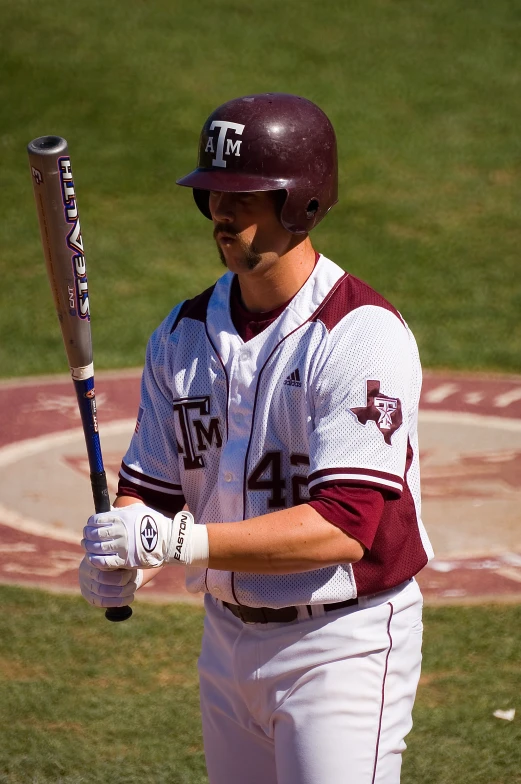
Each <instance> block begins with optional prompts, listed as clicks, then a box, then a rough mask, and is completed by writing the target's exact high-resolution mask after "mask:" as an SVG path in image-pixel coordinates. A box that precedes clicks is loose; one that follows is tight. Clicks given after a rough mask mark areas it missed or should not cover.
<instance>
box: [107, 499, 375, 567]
mask: <svg viewBox="0 0 521 784" xmlns="http://www.w3.org/2000/svg"><path fill="white" fill-rule="evenodd" d="M135 503H140V502H139V501H137V500H136V499H135V498H131V497H128V496H122V497H119V498H118V499H117V500H116V502H115V506H116V507H123V506H128V505H130V504H135ZM206 527H207V530H208V542H209V551H210V556H209V562H208V566H209V568H210V569H220V570H223V571H240V572H251V573H254V574H290V573H291V572H306V571H311V570H313V569H320V568H322V567H324V566H332V565H334V564H339V563H354V562H356V561H359V560H360V558H362V556H363V554H364V548H363V546H362V545H361V544H360V542H358V541H357V540H356V539H353V538H352V537H351V536H349V535H348V534H346V533H345V532H344V531H342V530H341V529H340V528H337V527H336V526H334V525H332V523H329V522H328V521H327V520H325V519H324V518H323V517H322V516H321V515H320V514H319V513H318V512H317V511H316V510H315V509H313V507H312V506H309V504H301V505H299V506H294V507H292V508H291V509H283V510H281V511H279V512H271V513H270V514H266V515H261V516H260V517H253V518H251V519H250V520H242V521H240V522H235V523H209V524H208V525H207V526H206ZM154 571H155V570H154Z"/></svg>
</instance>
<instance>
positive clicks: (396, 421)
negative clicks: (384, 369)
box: [349, 381, 403, 445]
mask: <svg viewBox="0 0 521 784" xmlns="http://www.w3.org/2000/svg"><path fill="white" fill-rule="evenodd" d="M349 410H350V411H352V412H353V414H354V415H355V416H356V418H357V419H358V421H359V422H360V424H362V425H366V424H367V423H368V422H369V421H372V422H375V423H376V426H377V428H378V429H379V430H380V432H381V433H382V435H383V437H384V440H385V443H386V444H389V445H390V444H391V438H392V436H393V433H395V432H396V431H397V430H398V428H399V427H400V425H401V424H402V421H403V418H402V404H401V402H400V400H399V398H397V397H388V396H387V395H383V394H381V393H380V382H379V381H368V382H367V405H366V406H364V407H363V408H350V409H349Z"/></svg>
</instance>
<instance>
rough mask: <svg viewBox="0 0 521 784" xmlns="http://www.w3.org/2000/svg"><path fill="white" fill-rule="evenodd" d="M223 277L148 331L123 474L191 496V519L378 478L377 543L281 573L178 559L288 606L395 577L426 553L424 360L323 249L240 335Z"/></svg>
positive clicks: (238, 598) (163, 505) (253, 597)
mask: <svg viewBox="0 0 521 784" xmlns="http://www.w3.org/2000/svg"><path fill="white" fill-rule="evenodd" d="M232 280H233V275H232V274H231V273H229V272H228V273H226V274H225V275H224V276H223V277H222V278H220V279H219V280H218V281H217V283H216V284H215V286H213V287H212V288H211V289H209V290H208V291H206V292H204V293H203V294H201V295H200V296H199V297H196V298H195V299H193V300H190V301H187V302H184V303H182V304H181V305H179V306H177V307H176V308H175V309H174V310H173V311H172V312H171V314H170V315H169V316H168V317H167V318H166V319H165V321H164V322H163V323H162V324H161V325H160V327H159V328H158V329H157V330H156V331H155V332H154V334H153V335H152V337H151V339H150V341H149V345H148V349H147V357H146V366H145V369H144V373H143V380H142V400H141V407H140V415H139V418H138V419H139V428H137V432H136V433H135V434H134V436H133V439H132V442H131V444H130V447H129V449H128V452H127V454H126V456H125V458H124V460H123V464H122V474H121V475H122V478H123V480H124V482H125V483H126V485H127V486H128V485H129V484H130V485H131V486H132V487H133V488H135V490H136V494H139V495H141V497H143V499H144V500H145V501H147V500H148V502H151V501H152V502H153V503H152V505H155V506H156V508H160V509H162V510H168V509H170V508H175V504H176V503H177V506H178V505H179V502H180V500H181V501H182V499H183V498H184V499H186V503H187V504H188V507H189V509H190V510H191V511H192V513H193V514H194V516H195V519H196V521H197V522H198V523H209V522H214V523H215V522H217V523H218V522H223V521H225V522H234V521H239V520H243V519H248V518H251V517H256V516H258V515H262V514H266V513H268V512H272V511H275V510H277V509H283V508H285V507H288V506H293V505H296V504H298V503H302V502H303V501H305V500H306V499H308V498H309V489H310V488H311V487H319V486H321V485H324V486H327V485H328V484H329V485H331V484H354V485H364V484H365V485H368V486H372V487H375V488H379V489H382V490H385V491H386V502H385V506H384V512H383V515H382V518H381V521H380V524H379V526H378V530H377V533H376V536H375V538H374V541H373V543H372V546H371V547H370V549H368V550H367V551H366V554H365V555H364V557H363V558H362V560H361V561H359V562H358V563H356V564H354V565H350V564H339V565H338V566H332V567H328V568H323V569H318V570H315V571H310V572H304V573H299V574H288V575H256V574H248V573H242V572H225V571H217V570H212V569H207V570H205V569H187V587H188V590H190V591H194V592H196V591H207V592H210V593H211V594H213V595H214V596H215V597H217V598H220V599H222V600H224V601H229V602H234V603H238V604H246V605H250V606H253V607H262V606H267V607H285V606H288V605H294V604H313V603H323V602H335V601H341V600H344V599H348V598H351V597H355V596H356V595H366V594H371V593H376V592H378V591H383V590H386V589H387V588H389V587H392V586H394V585H398V584H399V583H401V582H403V581H404V580H405V579H407V578H408V577H411V576H412V575H414V574H416V573H417V572H418V571H419V570H420V569H421V568H422V567H423V566H424V565H425V563H426V562H427V560H428V559H429V558H430V557H432V549H431V546H430V543H429V540H428V537H427V534H426V532H425V529H424V527H423V525H422V522H421V518H420V474H419V463H418V441H417V415H418V402H419V396H420V387H421V367H420V362H419V357H418V352H417V348H416V343H415V340H414V338H413V336H412V334H411V332H410V330H409V329H408V327H407V325H406V324H405V322H404V321H403V319H402V318H401V316H400V314H399V313H398V312H397V311H396V310H395V309H394V308H393V307H392V306H391V305H390V304H389V303H388V302H386V300H384V299H383V298H382V297H381V296H380V295H379V294H377V293H376V292H375V291H373V289H371V288H370V287H369V286H367V285H366V284H364V283H362V282H361V281H359V280H357V279H356V278H354V277H353V276H351V275H349V274H347V273H345V272H344V271H343V270H342V269H341V268H340V267H338V266H337V265H336V264H334V263H333V262H332V261H330V260H329V259H326V258H325V257H323V256H320V258H319V260H318V262H317V264H316V266H315V269H314V271H313V273H312V275H311V276H310V277H309V279H308V280H307V281H306V283H305V284H304V286H303V287H302V288H301V289H300V291H299V292H298V293H297V294H296V296H295V297H294V298H293V299H292V300H291V302H290V304H289V305H288V306H287V308H286V309H285V310H284V311H283V313H282V314H281V315H280V316H279V317H278V318H277V319H276V320H275V321H274V322H273V323H272V324H271V325H270V326H269V327H268V328H267V329H265V330H264V331H263V332H261V333H260V334H259V335H257V336H256V337H254V338H252V339H251V340H249V341H248V342H247V343H244V342H243V340H242V339H241V338H240V336H239V335H238V334H237V331H236V330H235V327H234V325H233V323H232V320H231V316H230V305H229V302H230V289H231V284H232ZM147 494H148V495H147Z"/></svg>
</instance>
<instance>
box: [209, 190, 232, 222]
mask: <svg viewBox="0 0 521 784" xmlns="http://www.w3.org/2000/svg"><path fill="white" fill-rule="evenodd" d="M210 212H211V214H212V218H213V219H214V220H215V221H217V223H233V220H234V218H235V210H234V208H233V200H232V198H231V196H230V194H229V193H212V194H211V196H210Z"/></svg>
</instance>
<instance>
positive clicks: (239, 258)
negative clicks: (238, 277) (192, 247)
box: [217, 242, 262, 274]
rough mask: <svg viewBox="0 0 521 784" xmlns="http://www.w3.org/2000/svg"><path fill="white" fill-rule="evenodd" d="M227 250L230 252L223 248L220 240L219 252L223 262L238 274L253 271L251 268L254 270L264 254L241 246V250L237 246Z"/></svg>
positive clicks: (218, 244)
mask: <svg viewBox="0 0 521 784" xmlns="http://www.w3.org/2000/svg"><path fill="white" fill-rule="evenodd" d="M227 251H228V252H227V253H226V252H225V251H224V250H223V247H222V245H221V244H220V243H219V242H218V243H217V252H218V253H219V258H220V259H221V263H222V264H223V265H224V266H225V267H227V269H229V270H231V271H232V272H235V273H236V274H237V273H240V272H247V271H249V272H251V270H254V269H255V267H257V266H258V265H259V264H260V262H261V261H262V256H261V255H260V254H258V253H256V252H255V251H254V250H253V249H252V248H245V249H244V250H243V249H242V248H241V249H240V250H239V249H238V248H237V247H234V248H233V250H232V248H231V247H230V248H228V249H227ZM237 251H239V252H237Z"/></svg>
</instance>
